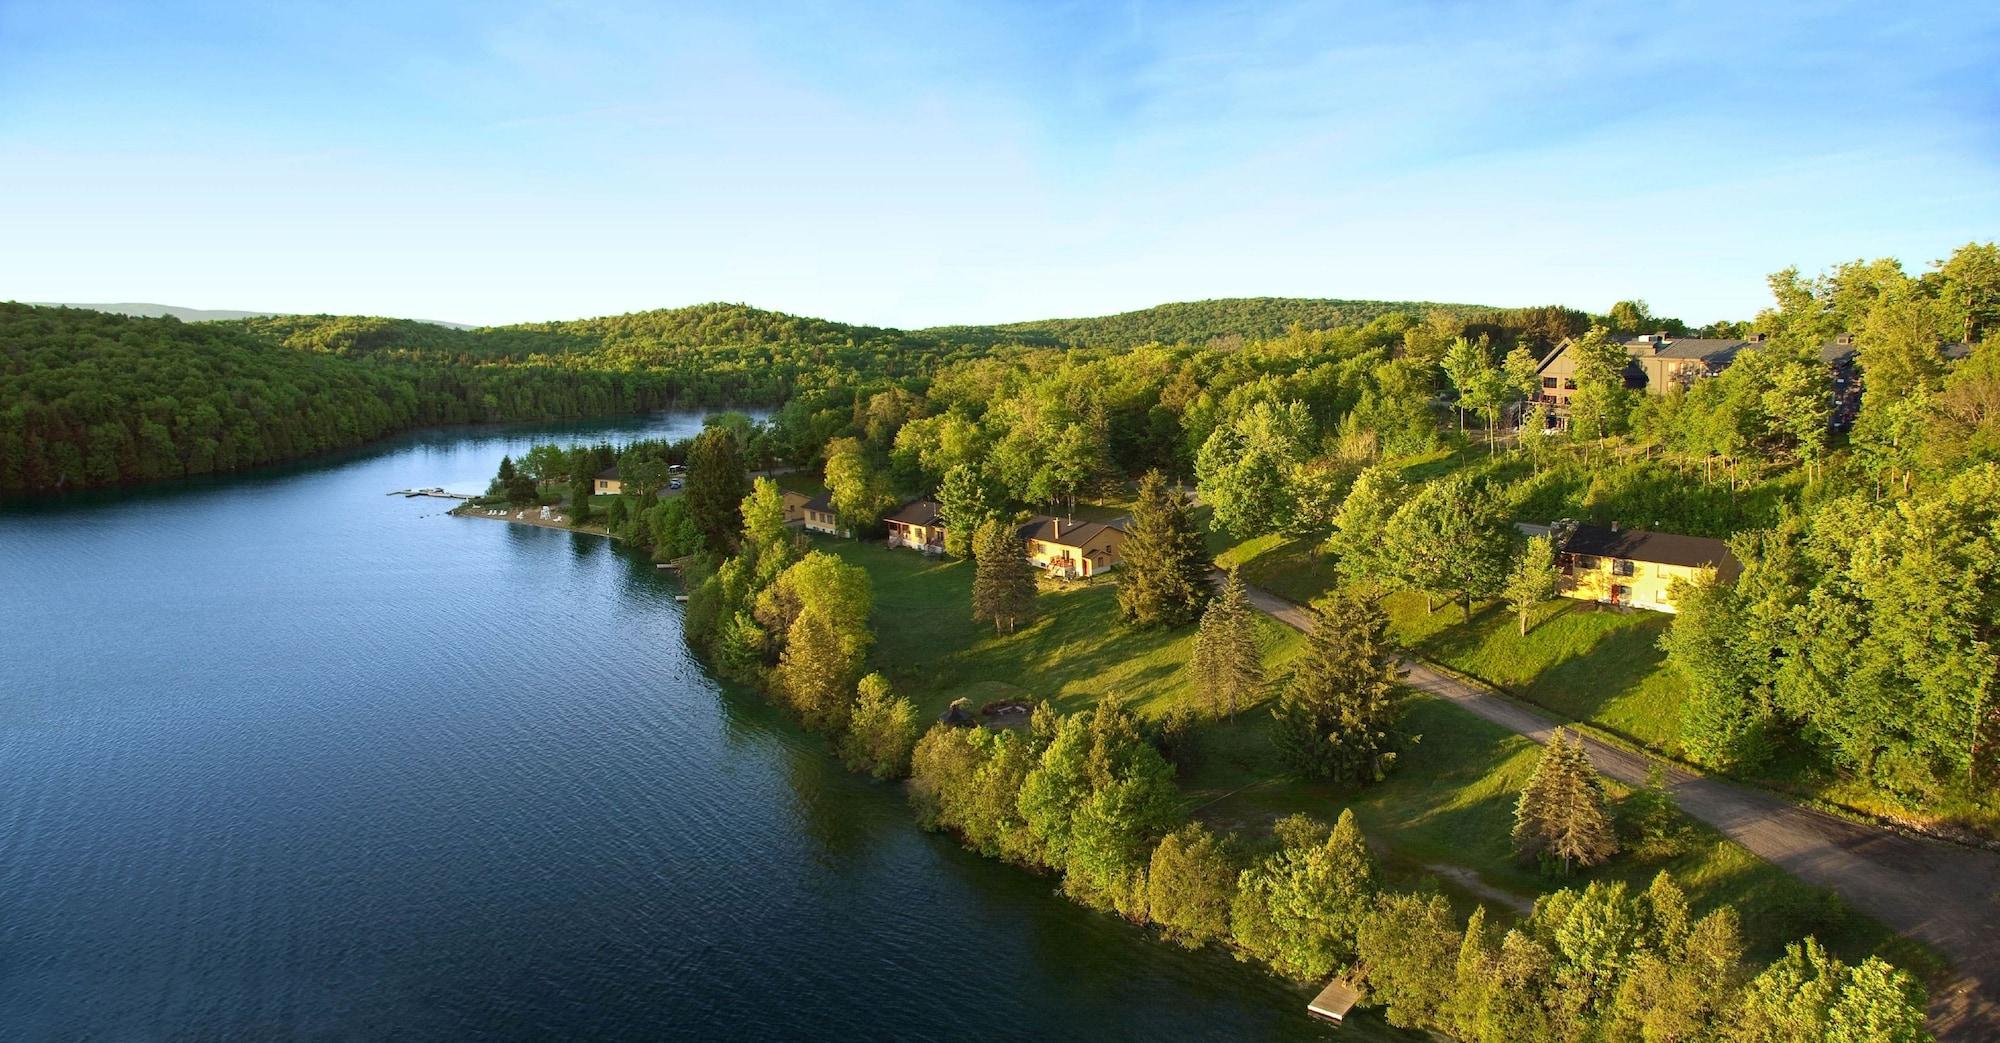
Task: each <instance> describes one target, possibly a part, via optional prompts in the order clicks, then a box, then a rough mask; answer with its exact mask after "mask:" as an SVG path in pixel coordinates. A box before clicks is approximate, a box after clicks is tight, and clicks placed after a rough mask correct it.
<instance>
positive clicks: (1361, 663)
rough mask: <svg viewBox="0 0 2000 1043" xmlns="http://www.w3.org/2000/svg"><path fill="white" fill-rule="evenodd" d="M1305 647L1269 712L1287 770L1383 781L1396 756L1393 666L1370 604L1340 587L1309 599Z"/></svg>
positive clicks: (1383, 626) (1381, 620)
mask: <svg viewBox="0 0 2000 1043" xmlns="http://www.w3.org/2000/svg"><path fill="white" fill-rule="evenodd" d="M1312 611H1313V626H1312V631H1311V632H1310V633H1309V634H1307V635H1306V652H1305V655H1303V656H1301V657H1300V659H1299V662H1298V665H1296V666H1295V667H1293V670H1292V679H1291V682H1290V683H1289V684H1287V685H1286V686H1285V691H1284V695H1283V696H1282V697H1281V698H1280V699H1279V702H1278V705H1277V707H1276V708H1275V709H1273V710H1272V714H1273V715H1274V716H1275V717H1276V718H1277V720H1278V743H1279V748H1280V751H1281V752H1282V753H1283V755H1284V758H1285V761H1286V763H1287V764H1288V765H1289V766H1290V767H1291V768H1292V770H1294V771H1296V772H1298V773H1299V774H1301V775H1304V776H1306V777H1308V778H1321V779H1333V780H1337V781H1341V782H1363V783H1365V782H1380V781H1381V780H1382V779H1383V778H1384V777H1385V776H1386V775H1387V773H1388V770H1389V767H1390V765H1392V764H1394V763H1395V760H1396V752H1395V747H1396V740H1395V734H1394V731H1393V729H1394V726H1395V723H1396V715H1397V712H1398V710H1399V706H1398V702H1397V699H1396V669H1395V665H1394V663H1393V661H1392V658H1391V656H1390V654H1389V646H1388V641H1387V639H1386V637H1385V634H1386V632H1387V629H1388V620H1387V619H1386V618H1385V617H1384V616H1383V614H1382V610H1381V609H1380V608H1377V607H1376V606H1375V605H1374V604H1372V603H1370V602H1368V601H1365V600H1363V599H1361V598H1359V597H1356V596H1355V595H1353V594H1345V593H1343V594H1337V595H1334V596H1333V597H1330V598H1327V599H1325V600H1323V601H1320V602H1318V603H1316V604H1315V605H1314V606H1313V610H1312Z"/></svg>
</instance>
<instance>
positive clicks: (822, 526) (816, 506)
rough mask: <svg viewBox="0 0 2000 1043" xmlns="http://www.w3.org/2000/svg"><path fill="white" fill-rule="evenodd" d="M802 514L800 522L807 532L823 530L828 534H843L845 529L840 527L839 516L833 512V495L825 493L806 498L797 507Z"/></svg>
mask: <svg viewBox="0 0 2000 1043" xmlns="http://www.w3.org/2000/svg"><path fill="white" fill-rule="evenodd" d="M799 512H800V514H802V515H803V520H802V521H801V524H802V525H803V526H804V527H805V529H806V531H807V532H823V533H826V534H828V535H830V536H845V535H847V530H845V529H842V528H841V527H840V517H839V515H837V514H835V513H834V510H833V497H832V496H830V495H828V494H827V493H821V494H819V495H818V496H815V497H813V498H812V499H810V500H807V501H806V502H805V503H804V504H802V505H801V506H800V508H799Z"/></svg>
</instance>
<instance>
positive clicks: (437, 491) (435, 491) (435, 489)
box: [389, 486, 472, 500]
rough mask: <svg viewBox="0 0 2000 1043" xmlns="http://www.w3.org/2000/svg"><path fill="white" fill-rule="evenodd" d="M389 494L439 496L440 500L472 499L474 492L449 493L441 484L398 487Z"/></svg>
mask: <svg viewBox="0 0 2000 1043" xmlns="http://www.w3.org/2000/svg"><path fill="white" fill-rule="evenodd" d="M389 495H390V496H402V497H405V498H414V497H418V496H435V497H437V498H438V499H440V500H470V499H472V494H471V493H448V492H445V491H444V489H443V488H442V487H440V486H432V487H431V488H429V489H397V490H394V491H393V492H391V493H389Z"/></svg>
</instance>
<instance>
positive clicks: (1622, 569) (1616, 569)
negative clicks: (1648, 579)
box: [1611, 558, 1632, 576]
mask: <svg viewBox="0 0 2000 1043" xmlns="http://www.w3.org/2000/svg"><path fill="white" fill-rule="evenodd" d="M1611 574H1612V575H1614V576H1630V575H1632V563H1631V562H1629V561H1626V560H1625V559H1623V558H1614V559H1612V561H1611Z"/></svg>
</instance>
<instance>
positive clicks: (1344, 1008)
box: [1306, 978, 1361, 1025]
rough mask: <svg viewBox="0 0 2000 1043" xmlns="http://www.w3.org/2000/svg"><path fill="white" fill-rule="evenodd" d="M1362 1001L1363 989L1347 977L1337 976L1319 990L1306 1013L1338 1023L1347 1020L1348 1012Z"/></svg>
mask: <svg viewBox="0 0 2000 1043" xmlns="http://www.w3.org/2000/svg"><path fill="white" fill-rule="evenodd" d="M1359 1002H1361V990H1360V989H1357V988H1355V987H1354V986H1353V985H1351V984H1349V983H1348V981H1347V979H1345V978H1335V979H1333V980H1332V981H1330V982H1327V983H1326V988H1324V989H1321V990H1319V995H1317V996H1315V997H1313V1001H1312V1003H1311V1004H1309V1005H1308V1006H1307V1007H1306V1013H1308V1014H1311V1015H1312V1016H1313V1017H1316V1018H1324V1019H1326V1020H1327V1021H1331V1022H1333V1023H1334V1024H1336V1025H1338V1024H1340V1023H1341V1022H1343V1021H1345V1020H1347V1014H1348V1012H1349V1011H1351V1010H1353V1009H1354V1005H1355V1004H1356V1003H1359Z"/></svg>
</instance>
